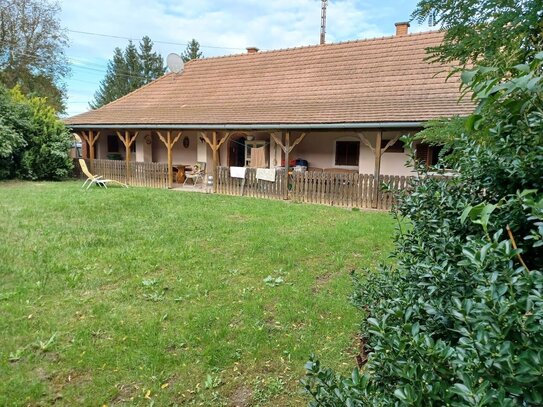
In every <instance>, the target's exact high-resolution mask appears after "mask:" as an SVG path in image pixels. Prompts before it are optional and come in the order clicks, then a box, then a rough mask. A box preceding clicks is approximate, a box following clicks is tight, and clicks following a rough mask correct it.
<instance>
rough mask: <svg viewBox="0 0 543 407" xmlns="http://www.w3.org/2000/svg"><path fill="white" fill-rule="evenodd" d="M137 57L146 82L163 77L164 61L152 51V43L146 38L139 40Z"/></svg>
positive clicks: (164, 70)
mask: <svg viewBox="0 0 543 407" xmlns="http://www.w3.org/2000/svg"><path fill="white" fill-rule="evenodd" d="M139 55H140V59H141V64H142V74H143V77H144V78H145V80H146V81H147V82H149V81H152V80H153V79H156V78H157V77H159V76H162V75H164V72H166V69H165V67H164V60H163V59H162V56H161V55H160V54H159V53H158V52H156V51H153V41H151V39H150V38H149V37H148V36H145V37H143V38H142V39H141V42H140V45H139Z"/></svg>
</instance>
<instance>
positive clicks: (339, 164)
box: [334, 140, 360, 167]
mask: <svg viewBox="0 0 543 407" xmlns="http://www.w3.org/2000/svg"><path fill="white" fill-rule="evenodd" d="M340 143H344V144H351V145H353V146H356V147H352V148H353V150H354V151H353V152H351V153H346V157H345V161H340V160H338V157H339V156H338V153H339V150H340V149H339V148H338V146H339V144H340ZM350 154H352V156H351V157H349V155H350ZM349 158H352V159H353V161H352V162H350V161H349ZM334 165H335V166H337V167H358V166H359V165H360V140H336V142H335V151H334Z"/></svg>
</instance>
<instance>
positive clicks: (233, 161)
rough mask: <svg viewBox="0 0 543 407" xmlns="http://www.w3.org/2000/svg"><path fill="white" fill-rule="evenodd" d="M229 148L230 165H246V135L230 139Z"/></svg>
mask: <svg viewBox="0 0 543 407" xmlns="http://www.w3.org/2000/svg"><path fill="white" fill-rule="evenodd" d="M228 149H229V150H228V165H229V166H230V167H244V166H245V137H237V138H233V139H230V142H229V147H228Z"/></svg>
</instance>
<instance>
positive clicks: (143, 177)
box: [85, 160, 168, 188]
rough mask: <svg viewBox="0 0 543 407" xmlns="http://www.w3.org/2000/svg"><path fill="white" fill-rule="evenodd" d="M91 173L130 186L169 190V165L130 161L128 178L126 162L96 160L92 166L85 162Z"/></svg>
mask: <svg viewBox="0 0 543 407" xmlns="http://www.w3.org/2000/svg"><path fill="white" fill-rule="evenodd" d="M85 161H86V162H87V166H88V167H89V168H90V170H91V172H92V173H93V174H95V175H101V176H102V177H104V178H107V179H113V180H115V181H119V182H123V183H125V184H128V185H130V186H138V187H149V188H168V164H166V163H153V162H140V161H130V162H129V168H128V171H129V172H128V176H127V173H126V161H120V160H94V162H93V163H92V164H91V163H90V162H89V160H85Z"/></svg>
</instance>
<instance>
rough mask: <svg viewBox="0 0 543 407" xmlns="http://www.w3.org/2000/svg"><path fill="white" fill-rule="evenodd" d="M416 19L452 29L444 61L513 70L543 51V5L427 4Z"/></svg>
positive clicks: (527, 0) (440, 54) (534, 1)
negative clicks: (503, 67)
mask: <svg viewBox="0 0 543 407" xmlns="http://www.w3.org/2000/svg"><path fill="white" fill-rule="evenodd" d="M412 18H414V19H416V20H418V22H419V23H423V22H425V21H428V22H429V23H430V25H434V26H437V27H439V28H442V29H444V30H446V31H445V38H444V41H443V43H442V44H440V45H439V46H437V47H433V48H430V50H429V51H430V53H431V55H432V59H433V60H435V61H438V62H444V63H456V64H458V63H459V64H460V66H465V65H467V64H472V63H474V62H476V63H477V64H480V65H487V66H495V67H500V66H507V65H509V66H513V65H515V64H517V63H524V62H526V59H527V58H528V56H529V55H531V54H533V51H534V50H535V49H537V48H541V47H542V46H543V6H542V2H541V0H487V1H480V0H461V1H450V0H421V1H419V3H418V4H417V8H416V10H415V11H414V12H413V15H412Z"/></svg>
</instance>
